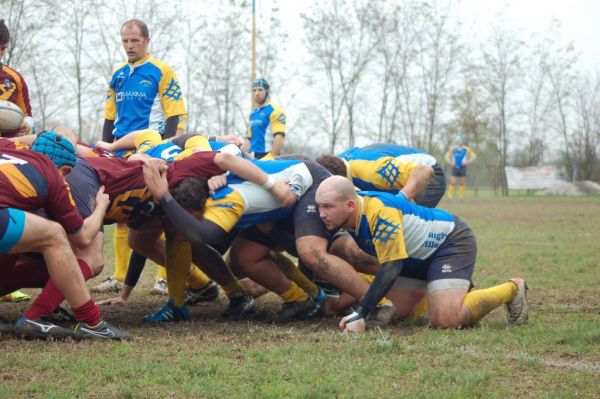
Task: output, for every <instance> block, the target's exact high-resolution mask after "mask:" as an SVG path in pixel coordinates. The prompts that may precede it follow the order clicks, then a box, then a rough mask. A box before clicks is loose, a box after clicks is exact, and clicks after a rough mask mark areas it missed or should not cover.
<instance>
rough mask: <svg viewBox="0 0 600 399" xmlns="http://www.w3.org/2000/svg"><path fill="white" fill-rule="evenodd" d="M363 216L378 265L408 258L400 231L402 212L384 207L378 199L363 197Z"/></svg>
mask: <svg viewBox="0 0 600 399" xmlns="http://www.w3.org/2000/svg"><path fill="white" fill-rule="evenodd" d="M363 199H364V201H365V207H364V210H363V212H364V213H363V214H364V216H365V217H366V218H367V220H368V222H369V230H370V232H371V239H372V243H373V246H374V247H375V252H376V253H377V259H378V260H379V263H384V262H390V261H394V260H400V259H406V258H408V253H407V252H406V246H405V244H404V232H403V230H402V212H400V210H399V209H394V208H391V207H387V206H385V205H384V204H383V203H382V202H381V201H380V200H379V199H377V198H373V197H363Z"/></svg>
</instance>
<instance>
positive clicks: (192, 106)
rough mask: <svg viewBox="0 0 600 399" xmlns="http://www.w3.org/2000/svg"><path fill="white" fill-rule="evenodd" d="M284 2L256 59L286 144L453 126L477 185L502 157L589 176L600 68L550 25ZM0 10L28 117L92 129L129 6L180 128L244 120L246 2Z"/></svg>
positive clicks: (418, 7)
mask: <svg viewBox="0 0 600 399" xmlns="http://www.w3.org/2000/svg"><path fill="white" fill-rule="evenodd" d="M278 7H281V8H278ZM283 7H285V2H280V3H278V2H276V1H274V2H273V6H272V8H270V9H268V10H263V14H262V15H261V17H262V19H261V20H259V24H258V39H257V50H258V53H257V56H258V61H257V63H258V65H257V70H258V71H259V74H260V75H261V76H264V77H266V78H267V79H268V80H269V81H270V82H271V83H272V86H273V87H274V92H275V93H276V98H277V100H279V102H280V103H281V104H282V105H283V107H284V108H285V109H286V110H287V112H288V114H289V115H293V116H294V117H293V118H288V120H289V123H290V134H289V135H288V139H287V142H286V147H288V148H287V152H290V151H302V152H305V153H307V154H309V155H315V154H317V153H322V152H336V151H339V150H341V149H343V148H346V147H349V146H352V145H358V144H362V143H367V142H375V141H377V142H396V143H401V144H406V145H410V146H414V147H417V148H422V149H425V150H427V151H429V152H431V153H432V154H434V155H436V156H437V157H438V159H441V157H442V156H443V153H444V152H445V150H446V148H447V147H448V145H449V144H450V143H451V141H452V139H453V138H454V137H455V136H456V135H458V134H462V135H464V136H465V137H467V139H468V141H469V144H470V145H471V146H472V147H473V148H474V149H475V150H476V152H477V153H478V154H479V155H480V157H479V158H480V160H479V165H480V167H479V169H480V170H479V173H480V175H481V178H482V180H483V181H486V182H490V183H494V184H495V185H497V186H498V188H499V189H500V190H501V192H502V193H504V194H506V193H507V192H508V191H507V187H506V180H505V178H504V173H503V168H504V166H506V165H517V166H526V165H533V166H535V165H542V164H549V163H553V164H556V165H558V166H560V167H561V169H563V170H564V172H565V174H566V176H565V177H566V178H567V179H571V178H573V177H574V176H573V174H575V175H576V176H575V177H577V178H579V179H582V180H583V179H590V180H596V181H597V180H598V179H599V178H600V165H599V160H598V159H599V156H598V154H599V151H600V98H599V97H598V88H599V86H600V75H598V73H597V72H592V73H590V72H587V71H585V70H584V69H583V68H582V67H581V66H580V64H579V62H578V53H577V50H576V44H573V43H570V42H569V41H566V40H565V38H563V37H562V32H561V28H560V24H558V23H557V22H552V23H550V24H549V27H548V29H547V30H546V31H544V32H524V31H519V30H518V28H515V27H513V26H511V23H510V21H509V20H507V19H506V18H503V17H502V16H499V17H498V18H497V19H496V20H495V21H494V24H493V26H491V27H490V28H489V31H488V32H487V33H485V34H481V33H475V32H473V31H472V30H471V29H470V26H468V24H466V23H464V22H463V19H464V18H463V16H461V15H459V14H458V10H457V8H456V5H455V4H454V3H453V2H442V1H436V0H429V1H403V2H396V1H384V0H370V1H366V0H331V1H326V2H316V1H314V2H312V3H311V5H310V7H307V9H306V11H305V12H304V13H303V14H302V16H301V19H302V31H301V32H292V31H290V30H289V29H288V27H287V26H285V25H284V24H283V23H282V18H281V14H282V12H283V11H284V10H282V8H283ZM0 15H2V18H4V19H5V20H6V23H7V25H8V27H9V29H10V30H11V35H12V41H11V43H10V47H9V49H8V51H7V55H6V57H5V60H4V61H5V62H6V63H7V64H8V65H11V66H13V67H15V68H16V69H17V70H19V71H20V72H21V73H22V74H23V75H24V77H25V79H26V81H27V82H28V84H29V87H30V92H31V93H30V94H31V99H32V107H33V112H34V119H35V120H36V125H37V126H38V128H42V129H43V128H49V127H51V126H52V125H53V124H55V123H59V122H62V123H67V124H69V125H71V126H72V127H73V128H74V129H76V130H77V131H78V132H79V134H80V136H81V137H82V138H84V139H86V140H89V141H93V140H94V139H96V138H98V137H99V136H100V130H101V126H102V121H103V108H104V96H105V91H106V87H107V83H108V79H109V76H110V74H111V72H112V70H113V69H114V68H115V67H116V66H117V65H118V64H119V63H120V62H124V60H125V56H124V54H123V53H122V50H121V44H120V35H119V29H120V27H121V24H122V23H123V22H124V21H125V20H127V19H130V18H133V17H135V18H139V19H142V20H144V21H145V22H146V23H147V24H148V26H149V27H150V36H151V46H150V50H151V52H152V54H153V55H154V56H156V57H157V58H161V59H163V60H165V61H167V62H168V63H170V64H171V65H172V66H173V68H174V69H175V71H176V73H177V75H178V76H179V78H180V80H181V82H182V89H183V92H184V96H185V99H186V105H187V109H188V113H189V117H188V130H189V131H199V132H204V133H211V134H212V133H221V132H222V133H227V134H232V133H237V134H243V132H245V130H246V123H247V116H248V112H249V110H250V94H249V82H250V45H251V42H250V26H251V22H250V21H251V2H250V1H248V0H230V1H228V2H221V1H217V0H205V1H202V2H197V1H191V0H175V1H171V2H168V4H167V3H165V2H160V1H157V0H148V1H139V0H137V1H131V0H128V1H125V0H112V1H97V0H86V1H84V0H61V1H58V0H20V1H19V0H0ZM549 22H550V21H549ZM298 37H300V38H301V39H300V40H298ZM298 43H300V46H301V47H302V48H296V47H295V46H298ZM289 115H288V116H289ZM482 171H483V172H482Z"/></svg>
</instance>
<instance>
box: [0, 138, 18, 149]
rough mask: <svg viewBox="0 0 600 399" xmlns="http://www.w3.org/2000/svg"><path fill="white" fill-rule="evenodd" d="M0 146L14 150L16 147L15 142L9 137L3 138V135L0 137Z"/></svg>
mask: <svg viewBox="0 0 600 399" xmlns="http://www.w3.org/2000/svg"><path fill="white" fill-rule="evenodd" d="M0 148H4V149H7V150H14V149H16V146H15V143H14V142H13V141H11V140H9V139H5V138H3V137H0Z"/></svg>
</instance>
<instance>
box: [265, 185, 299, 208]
mask: <svg viewBox="0 0 600 399" xmlns="http://www.w3.org/2000/svg"><path fill="white" fill-rule="evenodd" d="M270 191H271V193H273V195H274V196H275V197H277V199H278V200H279V202H281V203H282V204H283V206H284V207H286V208H287V207H288V206H292V205H294V204H295V203H296V200H298V196H297V195H296V193H294V192H293V191H292V190H291V189H290V186H289V185H288V182H287V181H285V180H279V179H276V180H275V184H273V187H271V190H270Z"/></svg>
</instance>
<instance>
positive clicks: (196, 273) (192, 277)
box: [187, 266, 212, 290]
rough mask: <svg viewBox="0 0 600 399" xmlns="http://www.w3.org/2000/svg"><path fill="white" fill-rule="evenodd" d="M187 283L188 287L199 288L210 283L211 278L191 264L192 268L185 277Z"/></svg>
mask: <svg viewBox="0 0 600 399" xmlns="http://www.w3.org/2000/svg"><path fill="white" fill-rule="evenodd" d="M187 283H188V286H189V287H190V288H192V289H194V290H199V289H201V288H204V287H206V286H207V285H209V284H210V283H212V280H211V279H210V278H209V277H208V276H207V275H206V274H204V272H203V271H202V270H200V269H198V268H197V267H196V266H192V270H190V274H189V276H188V278H187Z"/></svg>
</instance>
